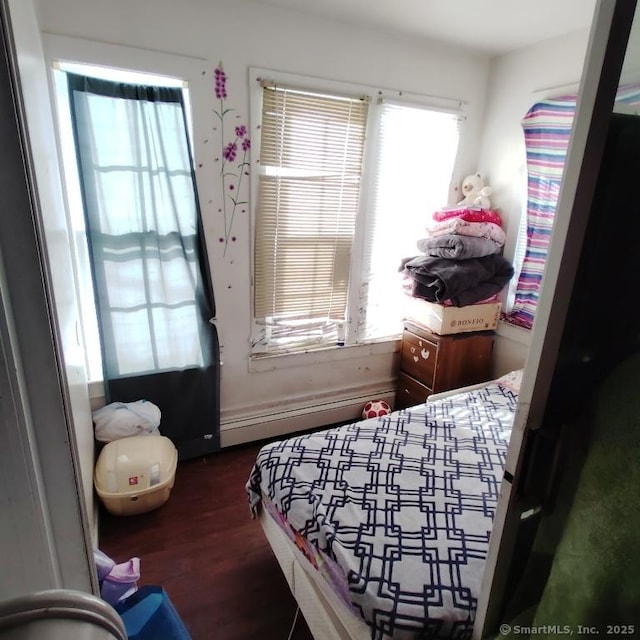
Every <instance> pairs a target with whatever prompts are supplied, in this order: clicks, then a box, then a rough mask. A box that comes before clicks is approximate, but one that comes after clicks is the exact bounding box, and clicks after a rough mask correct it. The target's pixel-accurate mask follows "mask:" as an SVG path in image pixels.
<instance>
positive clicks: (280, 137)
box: [254, 83, 368, 332]
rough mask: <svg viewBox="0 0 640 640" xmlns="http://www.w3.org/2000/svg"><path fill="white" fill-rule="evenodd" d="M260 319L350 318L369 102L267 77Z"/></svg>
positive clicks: (257, 271) (259, 217) (257, 285)
mask: <svg viewBox="0 0 640 640" xmlns="http://www.w3.org/2000/svg"><path fill="white" fill-rule="evenodd" d="M262 93H263V106H262V124H261V144H260V167H259V175H258V198H257V207H256V227H255V230H256V231H255V233H256V235H255V265H254V315H255V317H256V319H259V320H261V321H263V322H266V323H267V324H268V323H272V324H277V325H279V326H280V327H282V325H283V323H284V324H285V325H286V324H287V321H291V328H292V331H293V332H295V329H294V327H296V326H298V327H299V323H300V322H301V321H302V322H304V321H310V322H317V321H323V322H325V323H326V322H327V321H329V322H332V321H336V322H342V321H343V320H344V318H345V313H346V305H347V296H348V286H349V272H350V265H351V249H352V243H353V237H354V232H355V224H356V215H357V211H358V201H359V195H360V180H361V173H362V162H363V150H364V142H365V130H366V123H367V111H368V103H367V100H366V99H365V98H361V97H349V96H340V95H330V94H321V93H317V92H312V91H306V90H304V89H300V88H295V87H282V86H276V85H274V84H270V83H263V85H262Z"/></svg>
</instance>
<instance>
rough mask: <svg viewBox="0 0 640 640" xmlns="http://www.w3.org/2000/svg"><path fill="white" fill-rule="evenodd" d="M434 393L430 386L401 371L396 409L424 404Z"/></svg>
mask: <svg viewBox="0 0 640 640" xmlns="http://www.w3.org/2000/svg"><path fill="white" fill-rule="evenodd" d="M431 393H432V391H431V389H429V387H427V386H425V385H423V384H422V383H420V382H418V381H417V380H416V379H415V378H412V377H411V376H408V375H407V374H406V373H402V372H400V374H399V375H398V387H397V390H396V398H395V404H394V407H393V408H394V409H405V408H406V407H412V406H413V405H415V404H422V403H423V402H425V401H426V400H427V396H430V395H431Z"/></svg>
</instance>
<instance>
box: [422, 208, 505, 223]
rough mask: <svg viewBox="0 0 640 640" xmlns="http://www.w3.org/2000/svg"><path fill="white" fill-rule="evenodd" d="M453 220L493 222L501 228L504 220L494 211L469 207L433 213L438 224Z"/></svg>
mask: <svg viewBox="0 0 640 640" xmlns="http://www.w3.org/2000/svg"><path fill="white" fill-rule="evenodd" d="M451 218H462V219H463V220H466V221H467V222H493V224H497V225H498V226H499V227H501V226H502V218H501V217H500V214H499V213H498V212H497V211H495V210H494V209H480V208H477V209H471V208H469V207H452V208H451V209H440V210H439V211H435V212H434V213H433V219H434V220H435V221H436V222H442V221H443V220H450V219H451Z"/></svg>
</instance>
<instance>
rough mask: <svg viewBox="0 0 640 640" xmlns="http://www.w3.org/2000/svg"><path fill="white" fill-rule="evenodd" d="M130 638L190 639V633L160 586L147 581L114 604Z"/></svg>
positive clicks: (143, 639)
mask: <svg viewBox="0 0 640 640" xmlns="http://www.w3.org/2000/svg"><path fill="white" fill-rule="evenodd" d="M115 610H116V611H117V612H118V613H119V614H120V617H121V618H122V621H123V622H124V626H125V628H126V630H127V637H128V639H129V640H191V636H190V635H189V632H188V631H187V628H186V627H185V626H184V623H183V622H182V620H181V619H180V616H179V615H178V612H177V611H176V610H175V607H174V606H173V604H172V603H171V600H169V596H168V595H167V592H166V591H165V590H164V589H163V588H162V587H159V586H155V585H146V586H144V587H140V588H139V589H138V590H137V591H136V592H135V593H134V594H132V595H130V596H129V597H128V598H126V599H125V600H122V601H121V602H119V603H118V604H117V605H116V606H115Z"/></svg>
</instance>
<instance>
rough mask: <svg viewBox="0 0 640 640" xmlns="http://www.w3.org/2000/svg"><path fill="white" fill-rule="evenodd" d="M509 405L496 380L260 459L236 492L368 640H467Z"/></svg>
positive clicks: (282, 446)
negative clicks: (328, 567) (311, 553)
mask: <svg viewBox="0 0 640 640" xmlns="http://www.w3.org/2000/svg"><path fill="white" fill-rule="evenodd" d="M516 403H517V394H516V389H515V388H514V387H513V385H511V384H510V383H509V381H507V382H504V381H503V380H501V379H499V380H496V381H492V382H491V383H488V384H487V385H486V386H485V387H482V388H480V389H476V390H471V391H466V392H463V393H459V394H456V395H452V396H448V397H444V398H440V399H437V400H434V401H432V402H427V403H426V404H423V405H419V406H416V407H412V408H410V409H405V410H402V411H397V412H394V413H392V414H391V415H389V416H384V417H383V418H374V419H370V420H363V421H360V422H356V423H353V424H349V425H345V426H342V427H337V428H332V429H328V430H325V431H321V432H316V433H312V434H308V435H302V436H298V437H292V438H289V439H287V440H284V441H281V442H274V443H272V444H269V445H266V446H265V447H263V448H262V449H261V450H260V452H259V454H258V456H257V459H256V463H255V465H254V468H253V470H252V472H251V475H250V477H249V480H248V482H247V491H248V494H249V502H250V506H251V509H252V512H253V513H254V514H255V513H257V509H259V508H260V505H261V502H262V500H263V497H264V502H266V503H267V504H268V506H269V509H270V510H271V511H273V509H275V511H276V512H277V514H278V515H279V516H280V519H281V520H282V521H284V522H287V523H288V524H289V525H290V526H291V528H292V530H293V531H295V532H296V536H298V535H299V536H301V537H302V538H303V539H304V540H305V542H306V543H308V544H309V547H311V548H313V549H316V550H317V552H318V554H319V556H323V557H327V558H328V559H329V561H330V563H331V564H333V565H337V567H339V571H337V572H334V573H337V574H338V575H339V576H341V579H342V580H343V583H344V584H343V585H336V588H337V591H338V593H340V592H342V593H343V594H346V598H347V599H349V600H350V602H349V603H348V604H349V605H350V606H351V608H352V609H354V610H355V611H356V612H357V613H358V614H360V615H361V616H362V618H363V619H364V620H365V622H366V623H367V624H368V625H369V627H370V628H371V638H372V639H374V640H382V639H389V638H394V639H396V640H400V639H402V640H404V639H410V638H411V639H417V638H420V639H424V638H469V637H470V636H471V630H472V628H473V622H474V614H475V608H476V604H477V598H478V594H479V592H480V585H481V581H482V573H483V569H484V562H485V558H486V554H487V549H488V543H489V535H490V532H491V526H492V521H493V516H494V511H495V506H496V502H497V497H498V491H499V487H500V481H501V478H502V473H503V468H504V462H505V455H506V450H507V445H508V442H509V435H510V431H511V426H512V423H513V416H514V412H515V408H516Z"/></svg>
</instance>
